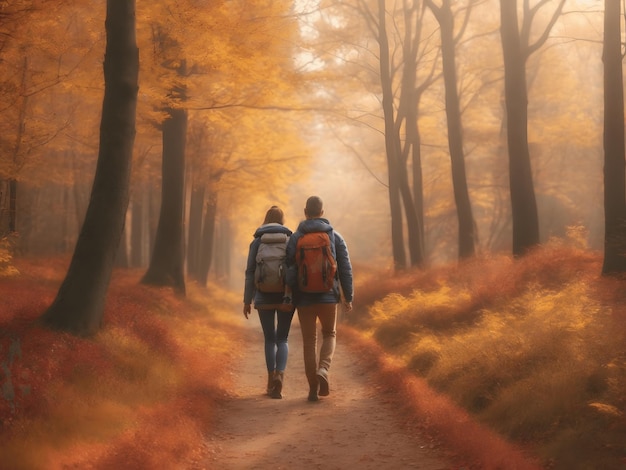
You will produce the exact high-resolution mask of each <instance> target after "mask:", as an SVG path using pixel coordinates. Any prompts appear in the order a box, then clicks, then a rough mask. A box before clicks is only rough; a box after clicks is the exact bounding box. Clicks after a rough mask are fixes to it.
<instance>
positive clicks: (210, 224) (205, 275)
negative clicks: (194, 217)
mask: <svg viewBox="0 0 626 470" xmlns="http://www.w3.org/2000/svg"><path fill="white" fill-rule="evenodd" d="M216 214H217V197H216V196H215V195H209V197H208V200H207V204H206V210H205V213H204V222H203V224H202V227H203V228H202V245H201V246H200V259H199V262H198V281H199V282H200V284H201V285H203V286H206V283H207V282H208V281H209V271H210V269H211V262H212V261H213V245H214V242H215V216H216Z"/></svg>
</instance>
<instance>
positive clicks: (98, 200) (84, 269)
mask: <svg viewBox="0 0 626 470" xmlns="http://www.w3.org/2000/svg"><path fill="white" fill-rule="evenodd" d="M105 27H106V37H107V44H106V53H105V58H104V81H105V89H104V98H103V103H102V117H101V123H100V147H99V152H98V164H97V168H96V174H95V177H94V183H93V188H92V192H91V198H90V201H89V207H88V209H87V214H86V216H85V221H84V223H83V226H82V229H81V232H80V235H79V238H78V241H77V243H76V248H75V250H74V255H73V257H72V261H71V263H70V267H69V269H68V272H67V275H66V277H65V279H64V281H63V283H62V284H61V287H60V288H59V291H58V293H57V296H56V298H55V300H54V301H53V302H52V304H51V305H50V307H49V308H48V309H47V310H46V311H45V312H44V314H43V315H42V321H43V323H44V324H45V325H47V326H49V327H51V328H55V329H61V330H64V331H69V332H72V333H74V334H77V335H90V334H93V333H95V332H96V331H98V329H99V328H100V326H101V324H102V316H103V313H104V301H105V297H106V292H107V290H108V286H109V282H110V278H111V272H112V270H113V265H114V262H115V257H116V254H117V250H118V245H119V242H120V237H121V235H122V230H123V228H124V219H125V216H126V209H127V207H128V198H129V184H130V171H131V161H132V151H133V143H134V139H135V112H136V106H137V91H138V72H139V52H138V49H137V43H136V38H135V1H134V0H107V6H106V23H105Z"/></svg>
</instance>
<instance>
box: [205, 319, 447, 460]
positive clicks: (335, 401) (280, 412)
mask: <svg viewBox="0 0 626 470" xmlns="http://www.w3.org/2000/svg"><path fill="white" fill-rule="evenodd" d="M247 325H248V327H249V330H250V331H249V333H250V341H249V343H248V344H249V348H248V350H247V351H244V352H243V353H242V354H241V357H240V361H239V366H238V367H237V368H236V370H233V374H234V375H235V377H234V381H235V387H234V390H233V391H232V392H233V399H232V400H230V401H228V402H227V403H226V405H225V406H224V408H223V409H222V410H220V412H219V416H218V426H217V432H216V433H215V434H214V435H213V436H211V438H210V442H209V447H210V448H212V449H215V453H214V454H213V455H212V457H211V459H210V461H209V462H207V464H208V468H216V469H218V468H219V469H227V470H230V469H232V470H236V469H245V470H256V469H258V470H264V469H304V470H308V469H328V470H333V469H336V470H344V469H353V468H358V469H359V470H369V469H372V470H374V469H376V470H383V469H384V470H387V469H421V470H444V469H446V470H448V469H452V468H456V467H454V465H452V463H451V462H450V461H448V460H447V459H446V458H445V456H443V455H442V453H441V452H439V451H438V450H437V448H433V446H432V445H431V444H429V443H428V442H427V441H426V440H422V441H420V440H419V438H416V437H414V436H412V435H410V434H408V433H406V432H405V431H404V429H405V428H404V427H403V426H402V425H401V417H400V416H398V413H397V412H396V411H395V409H393V408H392V406H391V404H389V403H387V402H386V401H385V400H384V397H383V396H382V395H381V394H380V393H377V392H376V389H377V387H376V385H375V384H374V383H373V382H372V381H371V379H370V377H369V376H368V374H366V373H365V372H364V371H363V368H362V367H361V366H359V365H358V364H357V361H356V360H355V358H354V357H352V356H351V353H350V351H349V350H348V349H347V347H346V346H345V344H344V342H342V339H341V326H340V327H339V333H338V342H337V343H338V344H337V350H336V352H335V358H334V360H333V368H332V375H331V386H330V390H331V394H330V396H329V397H320V401H318V402H308V401H307V393H308V385H307V383H306V379H305V376H304V365H303V361H302V339H301V333H300V326H299V324H298V321H297V316H296V317H294V322H293V325H292V329H291V334H290V339H289V346H290V355H289V363H288V366H287V371H286V374H285V386H284V389H283V399H282V400H276V399H271V398H269V397H267V396H266V395H264V386H265V381H266V372H265V366H264V359H263V352H262V340H263V337H262V333H261V327H260V325H259V322H258V318H257V317H256V316H252V317H251V318H250V320H249V321H248V322H247ZM378 388H379V389H380V387H378Z"/></svg>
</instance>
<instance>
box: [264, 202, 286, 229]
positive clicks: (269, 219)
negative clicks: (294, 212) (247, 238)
mask: <svg viewBox="0 0 626 470" xmlns="http://www.w3.org/2000/svg"><path fill="white" fill-rule="evenodd" d="M284 223H285V214H283V211H282V209H280V208H279V207H278V206H272V207H270V208H269V209H268V211H267V212H266V213H265V220H264V221H263V224H280V225H283V224H284Z"/></svg>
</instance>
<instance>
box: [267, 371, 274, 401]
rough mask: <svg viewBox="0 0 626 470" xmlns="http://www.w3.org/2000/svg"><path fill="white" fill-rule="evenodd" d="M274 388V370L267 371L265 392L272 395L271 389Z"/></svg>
mask: <svg viewBox="0 0 626 470" xmlns="http://www.w3.org/2000/svg"><path fill="white" fill-rule="evenodd" d="M273 389H274V371H272V372H270V371H268V372H267V389H266V392H267V394H268V395H270V396H271V395H272V390H273Z"/></svg>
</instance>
